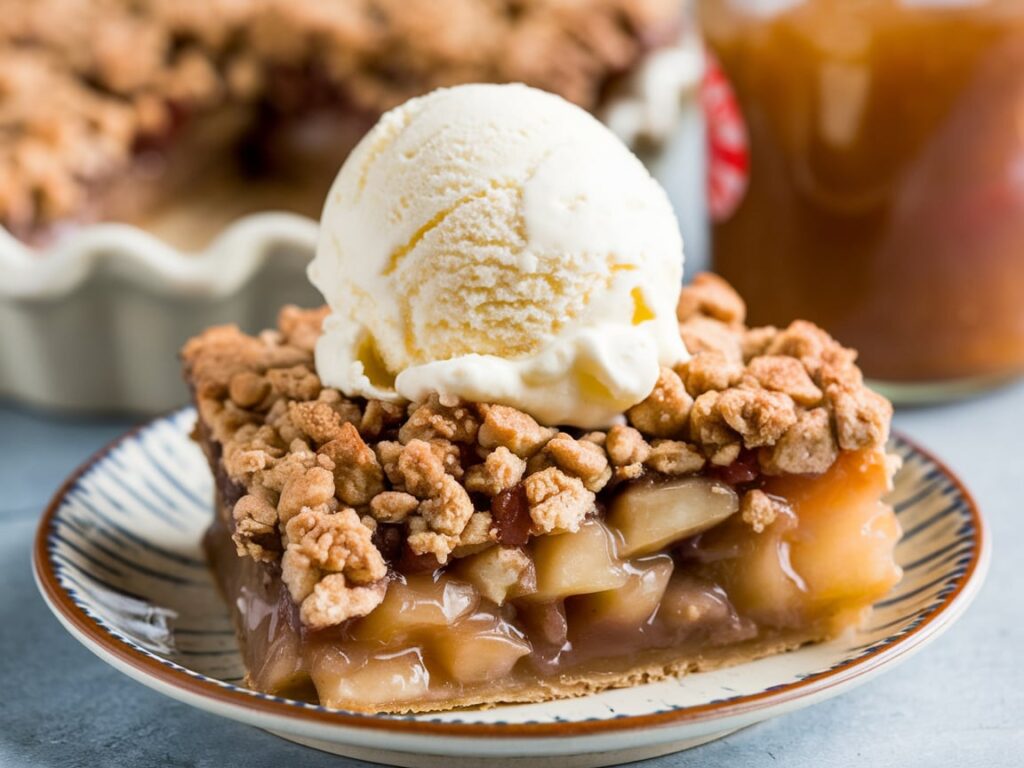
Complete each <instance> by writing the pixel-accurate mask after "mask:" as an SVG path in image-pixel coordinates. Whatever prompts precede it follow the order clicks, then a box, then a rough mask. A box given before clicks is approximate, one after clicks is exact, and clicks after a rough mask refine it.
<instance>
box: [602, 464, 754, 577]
mask: <svg viewBox="0 0 1024 768" xmlns="http://www.w3.org/2000/svg"><path fill="white" fill-rule="evenodd" d="M737 509H739V499H738V498H737V496H736V492H735V491H734V490H733V489H732V488H731V487H729V486H728V485H726V484H725V483H721V482H718V481H717V480H711V479H708V478H702V477H690V478H682V479H679V480H667V481H664V482H656V483H651V484H637V485H632V486H630V487H628V488H626V489H625V490H624V491H623V492H622V493H620V494H619V495H618V496H617V497H615V499H614V500H613V501H612V504H611V510H610V512H609V514H608V524H609V525H611V526H612V527H613V528H615V529H617V530H618V531H619V532H621V534H622V546H621V547H620V549H619V554H620V555H621V556H622V557H635V556H637V555H646V554H650V553H652V552H657V551H659V550H662V549H664V548H665V547H666V546H668V545H669V544H672V543H673V542H676V541H681V540H682V539H686V538H689V537H690V536H694V535H696V534H698V533H700V532H701V531H706V530H707V529H708V528H711V527H713V526H715V525H718V524H719V523H721V522H722V521H723V520H725V519H726V518H727V517H729V516H730V515H732V514H734V513H735V512H736V510H737Z"/></svg>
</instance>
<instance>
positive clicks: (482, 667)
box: [430, 610, 532, 683]
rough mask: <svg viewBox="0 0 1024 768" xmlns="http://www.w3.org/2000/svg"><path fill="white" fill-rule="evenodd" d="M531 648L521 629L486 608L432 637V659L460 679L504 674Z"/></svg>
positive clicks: (485, 677) (483, 678)
mask: <svg viewBox="0 0 1024 768" xmlns="http://www.w3.org/2000/svg"><path fill="white" fill-rule="evenodd" d="M531 650H532V649H531V647H530V643H529V642H528V641H527V640H526V638H525V637H524V636H523V634H522V633H521V632H519V630H517V629H515V628H514V627H513V626H512V625H510V624H509V623H508V622H506V621H504V620H502V619H501V618H500V617H498V616H497V615H495V614H493V613H491V612H490V611H487V610H480V611H477V612H476V613H474V614H472V615H471V616H468V617H466V618H465V619H463V620H462V621H460V622H459V623H458V624H456V625H455V626H454V627H452V628H451V629H448V630H446V631H444V632H441V633H438V634H436V635H434V636H433V637H432V638H431V640H430V652H431V659H433V660H436V661H437V662H438V663H439V664H440V665H441V667H442V668H443V669H444V671H445V673H447V675H448V676H449V677H450V678H451V679H452V680H454V681H456V682H459V683H477V682H482V681H484V680H494V679H499V678H502V677H504V676H505V675H507V674H508V673H509V672H511V671H512V667H514V666H515V664H516V662H517V661H519V659H521V658H522V657H523V656H526V655H527V654H528V653H530V651H531Z"/></svg>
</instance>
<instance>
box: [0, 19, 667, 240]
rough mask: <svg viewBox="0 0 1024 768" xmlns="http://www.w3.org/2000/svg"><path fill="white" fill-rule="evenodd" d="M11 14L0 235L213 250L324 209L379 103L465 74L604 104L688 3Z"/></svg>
mask: <svg viewBox="0 0 1024 768" xmlns="http://www.w3.org/2000/svg"><path fill="white" fill-rule="evenodd" d="M0 14H2V17H3V20H4V21H3V24H0V60H2V66H0V93H2V98H0V125H2V131H0V224H2V225H3V226H4V227H5V228H7V229H8V230H9V231H10V232H12V233H13V234H14V235H15V236H17V237H20V238H22V239H24V240H27V241H30V242H44V241H47V240H50V239H52V238H54V237H56V236H57V235H58V234H59V233H60V232H61V231H62V230H63V229H66V228H68V227H69V226H71V225H73V224H77V223H81V222H89V221H96V220H104V221H127V222H129V223H133V224H139V225H143V226H145V227H146V228H147V229H150V230H151V231H155V232H157V233H158V234H163V235H166V236H173V237H174V239H176V240H180V239H181V238H182V237H186V238H188V239H189V240H190V241H191V240H196V241H202V240H203V239H204V238H203V237H201V235H205V236H209V235H211V234H215V233H217V232H218V231H219V229H220V227H221V226H222V225H223V224H224V223H226V222H227V221H230V220H232V219H234V218H236V217H237V216H239V215H241V214H243V213H248V212H251V211H254V210H266V209H274V208H282V209H286V210H293V211H297V212H299V213H304V214H308V215H313V216H315V215H316V214H317V213H318V212H319V210H320V206H321V205H322V203H323V199H324V195H325V193H326V191H327V188H328V187H329V185H330V182H331V179H333V177H334V172H335V171H336V170H337V168H338V166H339V165H340V163H341V160H342V159H343V158H344V156H345V154H346V153H347V151H348V150H349V149H351V147H352V146H353V145H354V144H355V142H356V141H358V139H359V138H360V137H361V136H362V134H363V133H364V132H365V131H366V130H367V129H368V128H369V127H370V126H371V125H372V124H373V122H374V121H375V120H376V119H377V118H378V117H379V116H380V114H381V113H382V112H383V111H384V110H386V109H389V108H391V107H393V106H395V105H396V104H398V103H400V102H402V101H404V100H406V99H408V98H410V97H412V96H415V95H418V94H421V93H424V92H426V91H429V90H431V89H432V88H436V87H438V86H442V85H453V84H456V83H463V82H470V81H485V82H486V81H490V82H511V81H521V82H525V83H529V84H532V85H535V86H538V87H541V88H545V89H547V90H549V91H552V92H555V93H558V94H561V95H562V96H564V97H566V98H568V99H570V100H572V101H573V102H575V103H577V104H580V105H581V106H584V107H586V108H588V109H598V108H600V107H602V106H603V100H604V99H605V97H607V96H608V94H609V92H610V90H612V89H613V87H614V85H615V83H616V81H618V80H620V79H622V77H623V76H626V75H629V74H631V73H632V72H633V71H635V70H636V69H637V68H638V67H639V66H640V65H641V64H642V62H643V61H644V59H645V57H646V56H647V54H648V53H650V52H651V51H653V50H656V49H660V48H663V47H665V46H668V45H671V44H673V43H674V42H675V41H676V39H677V38H678V35H679V32H680V28H681V6H680V4H679V3H678V2H677V0H653V1H652V0H607V1H605V0H600V1H599V0H585V1H584V2H572V3H565V2H551V1H550V0H526V1H520V0H497V2H484V1H483V0H459V2H445V3H438V2H435V0H358V1H356V0H329V1H328V0H103V1H102V2H97V1H96V0H32V2H25V0H0ZM555 61H557V65H556V64H552V63H551V62H555ZM186 215H187V218H183V217H185V216H186ZM189 244H190V243H189Z"/></svg>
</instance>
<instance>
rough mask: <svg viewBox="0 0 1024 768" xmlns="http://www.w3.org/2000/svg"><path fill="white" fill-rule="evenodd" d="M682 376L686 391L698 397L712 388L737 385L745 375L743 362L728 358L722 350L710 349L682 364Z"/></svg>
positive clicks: (721, 388)
mask: <svg viewBox="0 0 1024 768" xmlns="http://www.w3.org/2000/svg"><path fill="white" fill-rule="evenodd" d="M680 376H682V377H683V380H684V381H685V382H686V391H687V392H689V393H690V394H691V395H693V396H694V397H696V396H697V395H701V394H703V393H705V392H708V391H710V390H718V391H721V390H723V389H728V388H729V387H732V386H735V385H736V384H737V383H738V382H739V381H740V379H741V378H742V376H743V364H742V363H741V362H739V361H738V360H730V359H728V358H726V356H725V355H723V354H722V353H721V352H718V351H715V350H708V351H706V352H702V353H698V354H696V355H694V356H693V357H692V358H691V359H690V360H689V361H688V362H686V363H684V364H683V365H682V366H680Z"/></svg>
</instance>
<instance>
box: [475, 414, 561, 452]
mask: <svg viewBox="0 0 1024 768" xmlns="http://www.w3.org/2000/svg"><path fill="white" fill-rule="evenodd" d="M480 412H481V414H482V415H483V424H481V425H480V435H479V439H480V445H482V446H483V447H484V448H498V447H504V448H508V449H509V450H510V451H512V453H514V454H515V455H516V456H519V457H520V458H523V459H527V458H529V457H530V456H532V455H533V454H535V453H537V451H539V450H540V449H541V448H543V447H544V445H545V443H547V441H548V440H550V439H551V438H552V437H554V436H555V434H557V430H555V429H551V428H550V427H542V426H541V425H540V424H538V423H537V420H536V419H534V418H533V417H532V416H530V415H528V414H525V413H523V412H522V411H518V410H516V409H515V408H510V407H509V406H507V405H481V406H480Z"/></svg>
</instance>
